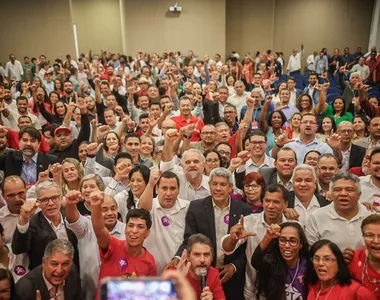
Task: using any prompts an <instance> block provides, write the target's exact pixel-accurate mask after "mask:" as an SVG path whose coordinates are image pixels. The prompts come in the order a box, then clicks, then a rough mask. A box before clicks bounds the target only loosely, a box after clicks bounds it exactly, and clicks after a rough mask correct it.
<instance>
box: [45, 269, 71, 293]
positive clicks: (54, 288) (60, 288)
mask: <svg viewBox="0 0 380 300" xmlns="http://www.w3.org/2000/svg"><path fill="white" fill-rule="evenodd" d="M42 277H43V279H44V282H45V284H46V288H47V290H48V292H49V294H50V291H51V290H53V291H54V294H55V295H59V294H61V293H62V292H63V287H64V286H65V282H66V281H64V282H63V283H62V284H61V285H60V286H58V289H56V287H55V286H54V285H52V284H51V283H50V282H49V281H48V280H47V279H46V277H45V273H44V269H43V268H42Z"/></svg>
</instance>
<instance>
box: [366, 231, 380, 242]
mask: <svg viewBox="0 0 380 300" xmlns="http://www.w3.org/2000/svg"><path fill="white" fill-rule="evenodd" d="M363 237H364V239H365V240H367V241H369V242H372V241H374V240H375V238H377V240H378V241H380V235H376V234H371V233H369V234H363Z"/></svg>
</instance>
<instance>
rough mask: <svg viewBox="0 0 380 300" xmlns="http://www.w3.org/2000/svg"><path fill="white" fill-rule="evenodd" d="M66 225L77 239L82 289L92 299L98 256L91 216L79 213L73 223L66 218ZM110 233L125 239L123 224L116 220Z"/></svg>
mask: <svg viewBox="0 0 380 300" xmlns="http://www.w3.org/2000/svg"><path fill="white" fill-rule="evenodd" d="M66 226H67V228H69V229H70V230H71V231H72V232H74V234H75V235H76V237H77V239H78V251H79V262H80V278H81V281H82V282H81V283H82V289H83V291H86V299H87V300H93V299H94V298H95V294H96V287H97V285H98V281H99V272H100V257H99V250H98V242H97V239H96V235H95V233H94V229H93V227H92V223H91V216H88V217H84V216H82V215H79V219H78V220H77V221H76V222H74V223H68V222H67V220H66ZM110 234H111V235H112V236H114V237H116V238H117V239H119V240H125V224H124V223H122V222H119V221H117V223H116V225H115V227H114V228H113V229H112V231H111V232H110Z"/></svg>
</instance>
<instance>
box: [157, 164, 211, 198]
mask: <svg viewBox="0 0 380 300" xmlns="http://www.w3.org/2000/svg"><path fill="white" fill-rule="evenodd" d="M174 161H175V158H174V157H173V159H172V160H171V161H168V162H164V161H161V163H160V170H162V172H165V171H172V172H174V173H176V174H177V176H178V178H179V182H180V185H179V186H180V188H179V195H178V197H179V198H181V199H185V200H189V201H192V200H196V199H202V198H206V197H208V196H210V195H211V193H210V186H209V184H208V180H209V178H208V176H206V175H202V182H201V185H200V186H199V187H198V188H197V189H194V187H193V186H192V185H191V184H190V182H189V181H188V180H187V178H186V176H185V174H184V173H183V169H182V168H181V167H179V166H177V165H176V164H175V162H174Z"/></svg>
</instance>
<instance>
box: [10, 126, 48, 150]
mask: <svg viewBox="0 0 380 300" xmlns="http://www.w3.org/2000/svg"><path fill="white" fill-rule="evenodd" d="M7 130H8V132H7V147H8V148H12V149H15V150H20V143H19V139H18V134H19V133H18V132H17V131H15V130H12V129H7ZM38 150H39V151H40V152H43V153H47V152H49V151H50V147H49V145H48V143H47V142H46V140H45V137H44V136H43V135H41V143H40V148H39V149H38Z"/></svg>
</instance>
